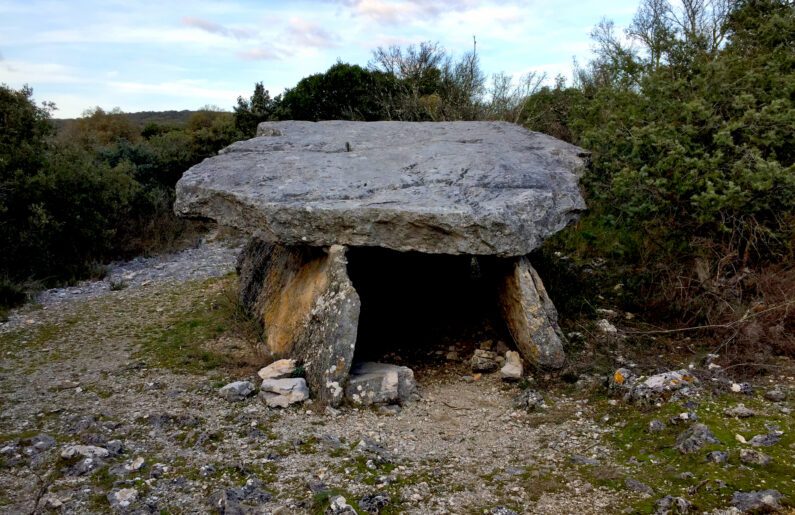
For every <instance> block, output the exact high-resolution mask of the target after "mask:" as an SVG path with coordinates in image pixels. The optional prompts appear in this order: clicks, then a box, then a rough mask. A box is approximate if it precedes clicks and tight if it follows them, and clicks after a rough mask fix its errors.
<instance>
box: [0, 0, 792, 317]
mask: <svg viewBox="0 0 795 515" xmlns="http://www.w3.org/2000/svg"><path fill="white" fill-rule="evenodd" d="M591 36H592V40H593V49H594V55H595V57H594V58H593V59H592V60H591V61H590V62H588V63H585V64H583V65H578V64H577V63H575V68H574V73H573V79H572V80H570V81H566V80H565V79H564V78H562V77H557V78H554V79H553V80H552V81H550V80H548V78H547V77H544V76H541V75H538V74H529V75H528V76H525V77H523V78H522V80H520V81H515V80H512V79H511V78H510V77H508V76H506V75H505V74H497V75H494V76H492V77H486V76H485V74H484V73H483V72H482V70H481V66H480V62H479V56H478V54H477V51H476V50H477V48H476V46H473V49H472V51H470V52H468V53H465V54H464V55H462V56H461V57H459V58H454V57H453V56H452V55H451V54H449V53H448V52H447V51H446V50H445V49H444V48H442V47H441V46H440V45H438V44H436V43H433V42H424V43H421V44H418V45H413V46H409V47H403V48H401V47H397V46H393V47H388V48H377V49H376V50H375V51H374V52H373V55H372V59H371V61H370V62H369V63H368V64H367V65H366V66H359V65H356V64H348V63H344V62H341V61H338V62H337V63H336V64H334V65H333V66H331V67H330V68H329V69H328V70H326V71H325V72H323V73H316V74H314V75H310V76H308V77H306V78H304V79H302V80H301V81H299V82H298V83H297V84H296V85H295V86H294V87H292V88H288V89H287V90H285V91H284V92H282V93H281V94H279V95H277V96H275V97H271V96H270V92H269V91H267V90H265V89H264V87H263V85H262V83H257V84H256V85H255V88H254V91H253V94H252V95H251V96H250V97H249V98H238V100H237V105H235V106H234V108H233V112H232V113H223V112H218V111H215V110H211V109H208V110H204V111H201V112H199V113H197V114H196V115H194V117H193V118H191V120H190V122H189V123H188V124H187V126H184V127H176V126H168V125H157V124H151V125H150V126H147V127H145V128H144V129H139V128H137V127H135V126H134V125H133V124H131V123H130V122H129V120H126V119H125V115H124V114H123V113H120V112H115V111H112V112H104V111H102V110H100V109H96V110H94V111H92V112H90V113H86V116H84V117H83V118H81V119H79V120H77V121H75V122H74V123H73V124H71V125H70V126H69V127H67V128H65V129H64V130H63V131H60V132H59V134H57V135H55V134H54V133H53V129H52V124H51V121H50V119H49V117H50V112H51V111H50V108H51V106H49V105H44V106H41V107H39V106H36V105H34V104H33V102H32V101H31V98H30V96H31V91H30V90H29V89H23V90H20V91H15V90H12V89H10V88H7V87H3V88H2V89H1V90H0V120H2V123H3V131H2V135H0V156H1V158H0V159H1V160H0V244H1V245H2V246H3V248H4V249H5V251H4V252H3V253H2V257H0V281H2V284H3V285H4V286H3V287H4V288H6V291H19V288H17V286H18V285H20V284H23V283H24V282H25V281H27V280H29V279H36V280H40V281H43V282H44V283H45V284H53V283H55V282H58V281H63V280H70V279H74V278H78V277H82V276H84V275H85V274H86V273H87V272H88V271H90V268H91V265H92V264H93V263H96V262H101V261H102V260H105V259H109V258H113V257H117V256H120V255H132V254H134V253H136V252H142V251H146V250H147V249H154V248H155V247H157V245H160V244H162V240H164V239H166V240H173V239H174V238H175V235H178V234H179V233H180V231H184V230H185V225H184V224H185V222H182V221H179V220H176V219H175V218H174V217H173V215H172V214H171V204H172V202H173V197H174V184H175V183H176V181H177V180H178V179H179V177H180V175H181V173H182V172H183V171H184V170H186V169H187V168H188V167H189V166H191V165H192V164H194V163H196V162H198V161H200V160H201V159H203V158H204V157H207V156H210V155H213V154H214V153H215V152H217V150H218V149H219V148H221V147H223V146H225V145H227V144H229V143H230V142H232V141H235V140H237V139H243V138H248V137H252V136H253V135H254V133H255V131H256V126H257V124H258V123H259V122H262V121H267V120H286V119H297V120H315V121H316V120H330V119H345V120H363V121H372V120H404V121H442V120H505V121H509V122H512V123H517V124H520V125H523V126H525V127H527V128H528V129H531V130H537V131H540V132H544V133H547V134H550V135H552V136H555V137H558V138H561V139H564V140H566V141H569V142H572V143H574V144H577V145H580V146H582V147H584V148H587V149H589V150H591V151H592V152H593V166H592V167H591V168H590V170H588V172H587V173H586V175H585V176H584V178H583V181H582V183H583V187H584V190H585V194H586V197H587V202H588V205H589V213H588V214H587V215H586V216H585V217H584V218H583V219H582V220H581V221H580V223H579V224H578V225H577V227H575V228H574V229H573V230H569V231H565V232H564V233H562V234H560V235H559V236H558V237H556V238H554V239H553V240H552V241H551V242H549V243H548V245H547V246H546V247H545V248H546V250H549V251H552V250H555V251H561V252H564V253H566V254H568V255H571V256H573V257H574V258H575V259H580V260H583V261H584V260H588V259H593V257H594V256H600V257H602V258H603V259H605V260H607V262H608V263H609V267H610V269H611V270H613V271H615V272H616V274H617V275H620V276H621V277H620V278H621V279H622V281H623V283H624V284H625V285H626V291H629V292H632V295H633V297H634V298H635V300H634V301H633V302H635V303H638V302H641V303H646V304H645V305H647V306H649V305H653V304H654V303H655V302H658V301H659V302H662V301H664V305H665V306H667V307H668V308H670V309H669V311H671V312H672V313H674V312H675V313H677V316H680V317H682V318H683V319H684V320H686V321H687V322H688V323H696V322H698V321H705V320H712V321H714V320H717V319H719V318H720V317H721V316H724V314H725V313H724V311H725V310H723V311H721V309H720V308H718V307H716V306H718V305H726V304H727V303H728V304H729V305H732V306H735V308H732V309H740V306H741V305H745V304H744V303H747V302H748V301H749V299H750V298H754V296H755V295H757V296H758V294H759V288H760V284H761V283H760V282H759V281H757V282H756V283H755V285H753V284H749V283H748V281H745V282H743V281H739V280H737V281H735V283H731V281H732V278H735V279H736V278H737V277H740V275H741V274H742V271H743V270H752V271H753V270H756V271H761V270H768V269H770V267H778V268H776V270H778V272H777V273H778V276H780V277H781V278H783V279H782V280H785V281H790V280H791V281H792V283H793V285H795V276H793V272H792V263H793V248H794V247H795V245H793V236H795V233H794V232H793V230H794V229H793V227H795V209H794V208H793V206H794V205H795V169H794V168H793V166H794V165H793V149H794V148H795V111H793V97H794V96H795V72H794V71H793V70H795V16H793V5H792V2H791V1H787V0H683V1H682V2H681V3H677V4H676V5H674V4H671V3H670V2H668V0H642V2H641V5H640V6H639V8H638V11H637V13H636V15H635V17H634V19H633V21H632V23H631V25H630V26H629V27H628V28H627V29H626V32H625V34H624V35H623V36H624V37H622V35H621V34H619V33H617V30H616V28H615V27H614V25H613V24H612V22H610V21H609V20H602V21H600V22H599V23H598V24H597V25H596V26H595V27H594V29H593V31H592V34H591ZM746 276H748V277H751V276H754V277H757V278H759V275H758V274H757V275H754V274H746ZM661 281H662V282H665V281H667V282H668V283H669V284H670V288H666V289H662V291H655V288H657V290H660V289H659V287H658V285H659V284H661ZM781 284H783V283H781ZM781 284H779V286H778V287H779V288H780V287H781ZM12 285H15V286H13V287H12ZM655 285H657V286H655ZM754 288H756V289H754ZM561 290H565V289H563V288H562V289H561ZM3 295H5V297H2V296H0V303H3V302H6V303H7V302H8V301H9V297H10V296H11V294H10V293H5V294H3ZM727 295H730V296H731V298H730V299H728V300H726V296H727ZM715 296H718V297H720V298H721V299H723V300H725V301H726V302H723V301H720V302H718V301H715V300H714V299H713V300H712V301H710V300H709V299H710V298H712V297H715ZM561 303H562V304H563V305H566V303H567V302H566V300H565V299H563V300H561ZM661 305H662V304H661ZM746 307H747V306H746ZM788 316H790V315H788ZM786 320H787V324H792V318H791V316H790V318H787V319H786Z"/></svg>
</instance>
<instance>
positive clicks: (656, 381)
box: [610, 368, 698, 403]
mask: <svg viewBox="0 0 795 515" xmlns="http://www.w3.org/2000/svg"><path fill="white" fill-rule="evenodd" d="M697 385H698V380H697V379H696V378H695V377H693V376H691V375H690V374H689V372H688V371H687V370H675V371H670V372H663V373H661V374H655V375H653V376H649V377H644V376H636V375H635V374H634V373H633V372H632V371H631V370H629V369H626V368H619V369H618V370H616V372H615V373H614V374H613V376H612V377H611V379H610V389H611V390H613V391H617V392H619V393H623V395H624V400H625V401H626V402H633V403H653V402H656V401H657V400H659V399H661V398H667V397H668V396H669V395H670V394H671V393H672V392H680V393H683V394H688V393H689V392H690V391H691V389H693V388H695V387H696V386H697Z"/></svg>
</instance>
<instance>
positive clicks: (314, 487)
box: [306, 479, 329, 494]
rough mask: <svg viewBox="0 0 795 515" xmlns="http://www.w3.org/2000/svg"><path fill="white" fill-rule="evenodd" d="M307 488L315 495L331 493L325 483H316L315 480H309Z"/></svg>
mask: <svg viewBox="0 0 795 515" xmlns="http://www.w3.org/2000/svg"><path fill="white" fill-rule="evenodd" d="M306 486H307V487H308V488H309V491H310V492H312V493H313V494H322V493H325V492H328V491H329V487H328V486H326V484H325V483H322V482H320V481H316V480H314V479H308V480H307V482H306Z"/></svg>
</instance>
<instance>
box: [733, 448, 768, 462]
mask: <svg viewBox="0 0 795 515" xmlns="http://www.w3.org/2000/svg"><path fill="white" fill-rule="evenodd" d="M740 461H742V462H743V463H750V464H752V465H761V466H765V465H769V464H770V463H771V462H772V461H773V458H771V457H770V456H768V455H767V454H765V453H763V452H759V451H755V450H753V449H740Z"/></svg>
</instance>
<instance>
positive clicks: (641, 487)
mask: <svg viewBox="0 0 795 515" xmlns="http://www.w3.org/2000/svg"><path fill="white" fill-rule="evenodd" d="M624 485H626V487H627V489H628V490H632V491H635V492H638V493H642V494H648V495H653V494H654V489H653V488H652V487H650V486H649V485H646V484H644V483H641V482H640V481H636V480H634V479H631V478H627V479H626V480H625V481H624Z"/></svg>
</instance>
